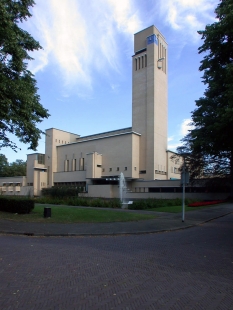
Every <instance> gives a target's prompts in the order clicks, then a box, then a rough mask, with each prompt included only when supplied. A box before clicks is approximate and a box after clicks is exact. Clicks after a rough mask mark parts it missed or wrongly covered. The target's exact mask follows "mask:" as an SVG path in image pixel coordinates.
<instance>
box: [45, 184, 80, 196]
mask: <svg viewBox="0 0 233 310" xmlns="http://www.w3.org/2000/svg"><path fill="white" fill-rule="evenodd" d="M80 192H81V188H79V187H76V186H53V187H51V188H43V189H42V195H43V196H50V197H54V198H58V197H60V198H63V197H75V196H78V195H79V193H80Z"/></svg>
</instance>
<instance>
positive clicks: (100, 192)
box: [87, 184, 229, 200]
mask: <svg viewBox="0 0 233 310" xmlns="http://www.w3.org/2000/svg"><path fill="white" fill-rule="evenodd" d="M87 196H88V197H93V198H97V197H103V198H119V186H118V185H110V184H106V185H88V194H87ZM228 196H229V193H185V198H189V199H197V200H216V199H221V200H222V199H226V198H227V197H228ZM124 198H125V199H126V200H135V199H148V198H157V199H175V198H182V192H181V193H174V192H173V193H172V192H170V193H149V192H137V193H136V192H126V193H125V194H124Z"/></svg>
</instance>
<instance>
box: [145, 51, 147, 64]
mask: <svg viewBox="0 0 233 310" xmlns="http://www.w3.org/2000/svg"><path fill="white" fill-rule="evenodd" d="M145 67H147V55H146V54H145Z"/></svg>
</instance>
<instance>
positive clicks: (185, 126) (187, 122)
mask: <svg viewBox="0 0 233 310" xmlns="http://www.w3.org/2000/svg"><path fill="white" fill-rule="evenodd" d="M191 122H192V120H191V119H189V118H186V119H184V120H183V122H182V124H181V128H180V134H181V135H182V136H186V135H187V134H188V133H189V130H191V129H193V128H194V126H192V125H191Z"/></svg>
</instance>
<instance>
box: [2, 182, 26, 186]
mask: <svg viewBox="0 0 233 310" xmlns="http://www.w3.org/2000/svg"><path fill="white" fill-rule="evenodd" d="M2 186H6V187H8V186H22V184H21V183H17V182H16V183H2Z"/></svg>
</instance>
